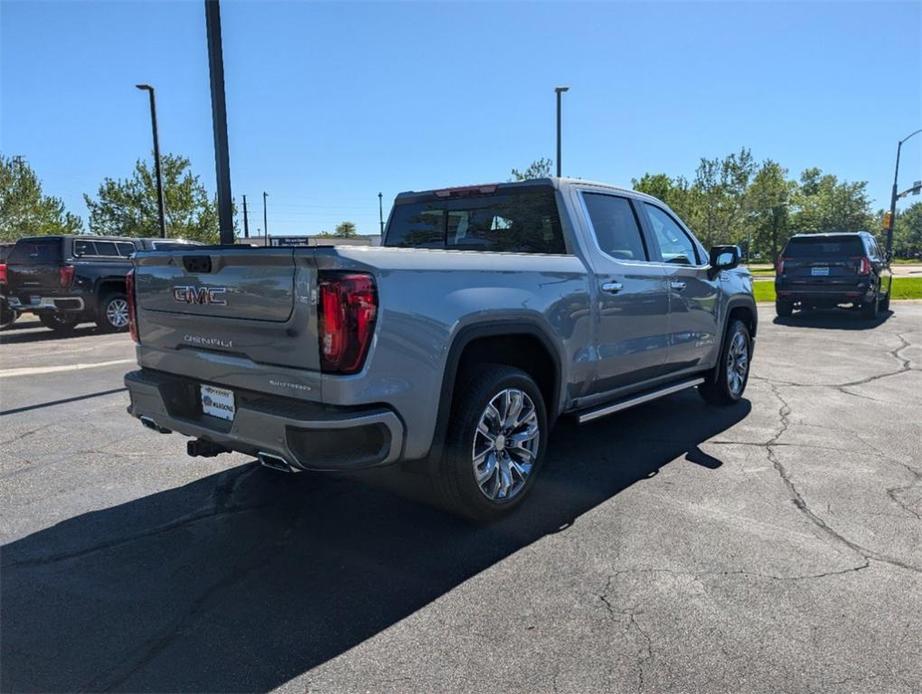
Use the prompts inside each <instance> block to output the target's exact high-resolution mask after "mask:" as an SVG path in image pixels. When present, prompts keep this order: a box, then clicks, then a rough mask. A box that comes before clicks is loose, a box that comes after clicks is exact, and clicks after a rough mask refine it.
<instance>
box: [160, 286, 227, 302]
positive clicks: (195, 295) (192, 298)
mask: <svg viewBox="0 0 922 694" xmlns="http://www.w3.org/2000/svg"><path fill="white" fill-rule="evenodd" d="M225 294H227V287H191V286H182V287H173V301H178V302H179V303H181V304H207V305H210V306H227V299H225V298H224V295H225Z"/></svg>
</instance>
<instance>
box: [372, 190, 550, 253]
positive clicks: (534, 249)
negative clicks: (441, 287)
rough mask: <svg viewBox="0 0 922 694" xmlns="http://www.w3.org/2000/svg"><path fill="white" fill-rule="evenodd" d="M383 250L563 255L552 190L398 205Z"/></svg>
mask: <svg viewBox="0 0 922 694" xmlns="http://www.w3.org/2000/svg"><path fill="white" fill-rule="evenodd" d="M384 245H385V246H403V247H412V248H448V249H454V250H469V251H493V252H500V251H505V252H512V253H566V247H565V245H564V241H563V232H562V231H561V229H560V220H559V218H558V215H557V203H556V201H555V199H554V192H553V191H552V190H550V189H547V190H542V191H537V192H535V191H522V192H512V193H508V194H505V195H489V196H476V197H470V198H461V199H445V200H433V201H426V202H413V203H403V204H398V205H397V206H396V207H395V208H394V213H393V215H392V216H391V221H390V224H389V225H388V229H387V238H386V239H385V241H384Z"/></svg>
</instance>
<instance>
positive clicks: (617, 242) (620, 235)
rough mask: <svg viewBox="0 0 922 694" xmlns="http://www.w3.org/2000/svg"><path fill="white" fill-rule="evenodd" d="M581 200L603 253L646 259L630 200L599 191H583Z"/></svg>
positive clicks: (621, 257) (617, 256)
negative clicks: (583, 201)
mask: <svg viewBox="0 0 922 694" xmlns="http://www.w3.org/2000/svg"><path fill="white" fill-rule="evenodd" d="M583 199H584V200H585V201H586V208H587V209H588V210H589V219H590V220H591V221H592V229H593V231H595V237H596V239H597V240H598V242H599V248H601V249H602V251H603V252H604V253H607V254H608V255H610V256H611V257H612V258H617V259H618V260H647V259H648V257H647V253H646V249H645V248H644V243H643V237H642V236H641V234H640V225H639V224H638V223H637V217H636V216H635V215H634V209H633V208H632V206H631V202H630V200H628V199H627V198H619V197H616V196H614V195H602V194H600V193H584V194H583Z"/></svg>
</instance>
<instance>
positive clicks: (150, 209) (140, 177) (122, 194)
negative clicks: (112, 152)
mask: <svg viewBox="0 0 922 694" xmlns="http://www.w3.org/2000/svg"><path fill="white" fill-rule="evenodd" d="M161 168H162V173H163V197H164V207H165V208H166V227H167V236H169V237H171V238H183V239H188V240H190V241H203V242H205V243H217V242H218V237H219V234H218V210H217V204H216V202H215V199H214V198H212V197H211V196H209V195H208V191H207V190H205V186H204V185H203V184H202V182H201V180H200V179H199V177H198V176H196V175H194V174H193V173H192V170H191V165H190V162H189V160H188V159H187V158H186V157H183V156H180V155H176V154H167V155H165V156H163V157H162V159H161ZM83 197H84V199H85V200H86V206H87V208H89V211H90V231H91V232H93V233H94V234H111V235H116V236H159V235H160V226H159V221H158V214H157V179H156V176H155V174H154V171H153V167H152V166H151V165H149V164H148V163H147V162H146V161H143V160H140V159H139V160H138V162H137V163H136V164H135V167H134V171H133V172H132V174H131V176H130V177H129V178H126V179H124V180H122V179H112V178H106V179H105V180H104V181H103V182H102V183H101V184H100V186H99V190H98V191H97V193H96V198H95V199H93V198H91V197H90V196H89V195H84V196H83Z"/></svg>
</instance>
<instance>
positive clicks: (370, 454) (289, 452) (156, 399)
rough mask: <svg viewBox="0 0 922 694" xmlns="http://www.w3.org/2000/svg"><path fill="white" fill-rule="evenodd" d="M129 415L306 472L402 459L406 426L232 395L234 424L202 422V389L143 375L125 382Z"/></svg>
mask: <svg viewBox="0 0 922 694" xmlns="http://www.w3.org/2000/svg"><path fill="white" fill-rule="evenodd" d="M125 385H126V386H127V387H128V392H129V394H130V396H131V405H130V407H129V408H128V412H129V413H130V414H131V415H132V416H134V417H138V418H140V417H146V418H148V419H150V420H153V422H154V423H155V424H156V425H157V426H159V427H162V428H164V429H169V430H171V431H176V432H179V433H181V434H184V435H186V436H194V437H197V438H202V439H206V440H208V441H212V442H214V443H217V444H220V445H222V446H224V447H226V448H229V449H231V450H234V451H239V452H241V453H245V454H248V455H254V456H255V455H258V454H259V453H269V454H271V455H275V456H279V457H281V458H284V459H285V461H286V462H288V463H289V464H290V465H292V466H293V467H295V468H300V469H304V470H328V471H331V470H340V471H342V470H357V469H361V468H366V467H374V466H377V465H386V464H388V463H393V462H395V461H397V460H399V459H400V456H401V452H402V450H403V441H404V437H405V434H404V426H403V422H402V421H401V420H400V418H399V417H398V416H397V415H396V413H394V412H393V411H392V410H390V409H388V408H386V407H383V406H370V407H362V408H352V407H349V408H346V407H331V406H325V405H320V404H315V403H308V402H302V401H299V400H294V399H291V398H281V397H277V396H270V395H265V394H261V393H254V392H252V391H240V390H235V391H234V392H235V396H236V414H235V416H234V420H233V422H229V421H225V420H222V419H218V418H216V417H211V416H208V415H204V414H202V412H201V405H200V401H199V396H198V393H199V386H200V385H201V384H200V383H199V382H198V381H195V380H193V379H190V378H185V377H178V376H173V375H171V374H167V373H164V372H159V371H152V370H150V369H142V370H140V371H132V372H130V373H128V374H126V375H125Z"/></svg>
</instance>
